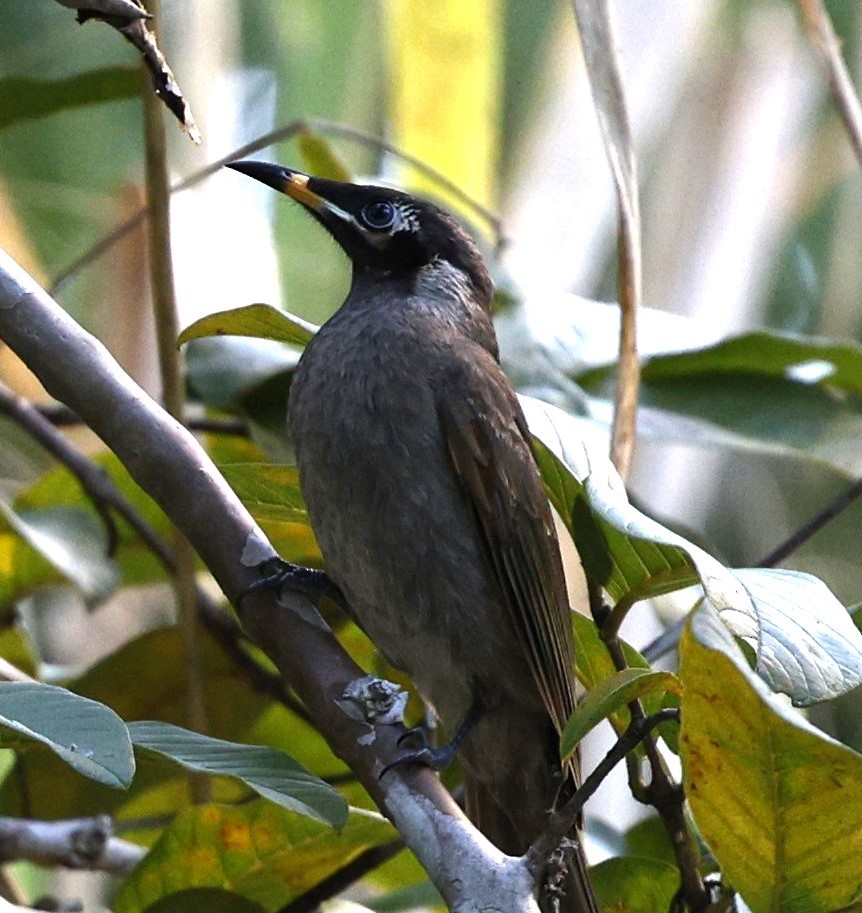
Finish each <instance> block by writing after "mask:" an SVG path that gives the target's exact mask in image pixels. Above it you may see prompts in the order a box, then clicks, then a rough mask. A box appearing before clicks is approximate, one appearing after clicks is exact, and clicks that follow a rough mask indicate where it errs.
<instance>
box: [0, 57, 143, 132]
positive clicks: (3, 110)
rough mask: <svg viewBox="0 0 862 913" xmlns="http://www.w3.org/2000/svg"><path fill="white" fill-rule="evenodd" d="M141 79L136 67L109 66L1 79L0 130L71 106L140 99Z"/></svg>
mask: <svg viewBox="0 0 862 913" xmlns="http://www.w3.org/2000/svg"><path fill="white" fill-rule="evenodd" d="M141 79H142V74H141V71H140V70H139V69H137V68H134V67H106V68H105V69H102V70H89V71H88V72H86V73H78V74H76V75H75V76H69V77H67V78H66V79H31V78H27V77H20V76H10V77H7V78H6V79H0V130H2V129H3V128H4V127H9V126H11V125H12V124H17V123H21V122H22V121H28V120H33V119H34V118H37V117H45V116H46V115H48V114H56V113H57V112H58V111H66V110H68V109H69V108H78V107H81V106H83V105H93V104H98V103H100V102H105V101H117V100H119V99H123V98H137V97H139V96H140V94H141Z"/></svg>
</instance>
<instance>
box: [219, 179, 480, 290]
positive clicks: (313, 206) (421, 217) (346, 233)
mask: <svg viewBox="0 0 862 913" xmlns="http://www.w3.org/2000/svg"><path fill="white" fill-rule="evenodd" d="M228 168H233V169H234V170H235V171H239V172H242V174H247V175H248V176H249V177H253V178H255V179H256V180H258V181H261V182H263V183H264V184H266V185H268V186H269V187H273V188H275V190H278V191H280V192H281V193H285V194H287V195H288V196H290V197H293V199H294V200H297V201H298V202H299V203H302V205H303V206H304V207H305V208H306V209H307V210H308V211H309V212H310V213H311V214H312V215H313V216H314V217H315V218H316V219H317V221H318V222H320V223H321V224H322V225H323V226H324V227H325V228H326V229H327V231H329V233H330V234H331V235H332V237H333V238H335V240H336V241H337V242H338V244H339V245H340V246H341V248H342V249H343V250H344V252H345V253H346V254H347V256H348V257H350V259H351V261H352V262H353V265H354V269H356V270H359V271H360V272H364V273H371V274H378V275H381V276H382V275H389V276H404V277H407V278H409V277H411V276H413V275H418V274H419V273H420V272H421V271H422V270H423V269H424V268H425V267H429V266H431V267H433V266H434V265H435V264H440V263H445V264H448V265H449V266H451V267H454V268H455V269H456V270H458V271H460V272H461V273H463V275H464V277H465V278H466V280H467V281H468V282H469V283H470V286H471V287H472V290H473V294H474V296H475V298H476V299H477V301H479V302H480V303H481V304H482V305H483V306H484V307H486V308H487V307H489V306H490V300H491V295H492V292H493V285H492V283H491V278H490V276H489V275H488V270H487V267H486V266H485V263H484V260H483V259H482V255H481V254H480V253H479V250H478V248H477V247H476V245H475V243H474V241H473V239H472V238H471V237H470V236H469V235H468V234H467V232H465V231H464V229H463V228H461V226H460V225H459V224H458V223H457V222H456V221H455V219H453V218H452V216H450V215H449V214H448V213H446V212H444V211H443V210H442V209H440V208H438V207H437V206H435V205H433V204H432V203H429V202H427V201H425V200H419V199H417V198H416V197H412V196H410V195H409V194H406V193H403V192H401V191H399V190H393V189H391V188H388V187H374V186H370V185H364V184H348V183H343V182H341V181H330V180H327V179H325V178H316V177H311V176H309V175H307V174H302V173H301V172H299V171H294V170H293V169H292V168H283V167H282V166H281V165H270V164H267V163H265V162H232V163H231V164H230V165H228Z"/></svg>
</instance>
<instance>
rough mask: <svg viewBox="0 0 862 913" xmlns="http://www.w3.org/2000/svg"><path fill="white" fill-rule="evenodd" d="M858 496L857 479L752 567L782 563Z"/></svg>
mask: <svg viewBox="0 0 862 913" xmlns="http://www.w3.org/2000/svg"><path fill="white" fill-rule="evenodd" d="M860 496H862V479H857V480H856V481H855V482H854V483H853V484H852V485H851V486H850V487H849V488H847V489H845V490H844V491H842V492H841V494H839V495H837V496H836V497H834V498H833V499H832V500H831V501H830V502H829V503H828V504H827V505H826V506H825V507H823V508H822V509H821V510H819V511H818V512H817V513H816V514H815V515H814V516H813V517H812V518H811V519H810V520H808V521H807V522H805V523H803V524H802V526H800V527H799V529H797V530H796V532H794V533H792V534H791V535H790V536H788V537H787V538H786V539H785V540H784V541H783V542H782V543H781V544H780V545H778V546H776V547H775V548H774V549H773V550H772V551H771V552H769V553H768V554H767V555H764V556H763V558H761V559H760V561H758V562H757V564H755V565H754V567H775V565H776V564H779V563H780V562H782V561H784V560H785V559H786V558H787V557H788V556H789V555H791V554H792V553H793V552H795V551H796V549H798V548H799V547H800V546H801V545H803V544H804V543H805V542H807V541H808V540H809V539H810V538H811V537H812V536H814V535H815V534H816V533H818V532H820V530H821V529H823V527H824V526H826V524H827V523H829V521H830V520H834V519H835V517H837V516H838V515H839V514H840V513H842V512H843V511H845V510H847V508H848V507H850V505H851V504H852V503H853V502H854V501H856V500H857V499H858V498H859V497H860Z"/></svg>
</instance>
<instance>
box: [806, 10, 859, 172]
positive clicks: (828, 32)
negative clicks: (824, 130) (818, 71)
mask: <svg viewBox="0 0 862 913" xmlns="http://www.w3.org/2000/svg"><path fill="white" fill-rule="evenodd" d="M799 8H800V9H801V10H802V17H803V19H804V20H805V26H806V28H807V30H808V36H809V38H810V39H811V43H812V44H813V45H814V47H815V48H816V49H817V51H818V52H819V53H820V56H821V57H822V58H823V61H824V63H825V64H826V68H827V70H828V71H829V88H830V90H831V91H832V100H833V101H834V102H835V107H836V108H837V109H838V114H839V115H840V116H841V120H842V121H843V122H844V128H845V129H846V130H847V136H848V138H849V140H850V145H851V146H852V147H853V152H854V153H855V154H856V158H857V159H858V160H859V163H860V164H862V105H860V104H859V96H858V95H857V94H856V89H855V88H854V87H853V81H852V80H851V79H850V74H849V73H848V72H847V65H846V64H845V63H844V58H843V57H842V56H841V46H840V44H839V43H838V39H837V38H836V37H835V29H833V28H832V20H831V19H830V18H829V13H828V12H827V11H826V7H825V6H824V5H823V0H799Z"/></svg>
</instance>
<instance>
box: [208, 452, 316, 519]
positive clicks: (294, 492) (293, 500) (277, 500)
mask: <svg viewBox="0 0 862 913" xmlns="http://www.w3.org/2000/svg"><path fill="white" fill-rule="evenodd" d="M219 469H220V471H221V473H222V475H224V477H225V478H226V479H227V481H228V483H229V484H230V487H231V488H232V489H233V490H234V491H235V492H236V493H237V495H238V496H239V497H240V498H241V500H242V502H243V504H245V506H246V507H247V508H248V509H249V510H250V511H251V512H252V513H253V514H254V518H255V519H256V520H258V521H262V520H264V521H265V520H269V521H274V522H279V523H306V524H307V523H308V510H307V508H306V506H305V500H304V499H303V497H302V492H301V491H300V488H299V472H298V471H297V468H296V466H280V465H277V464H274V463H230V464H228V465H226V466H220V467H219Z"/></svg>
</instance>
